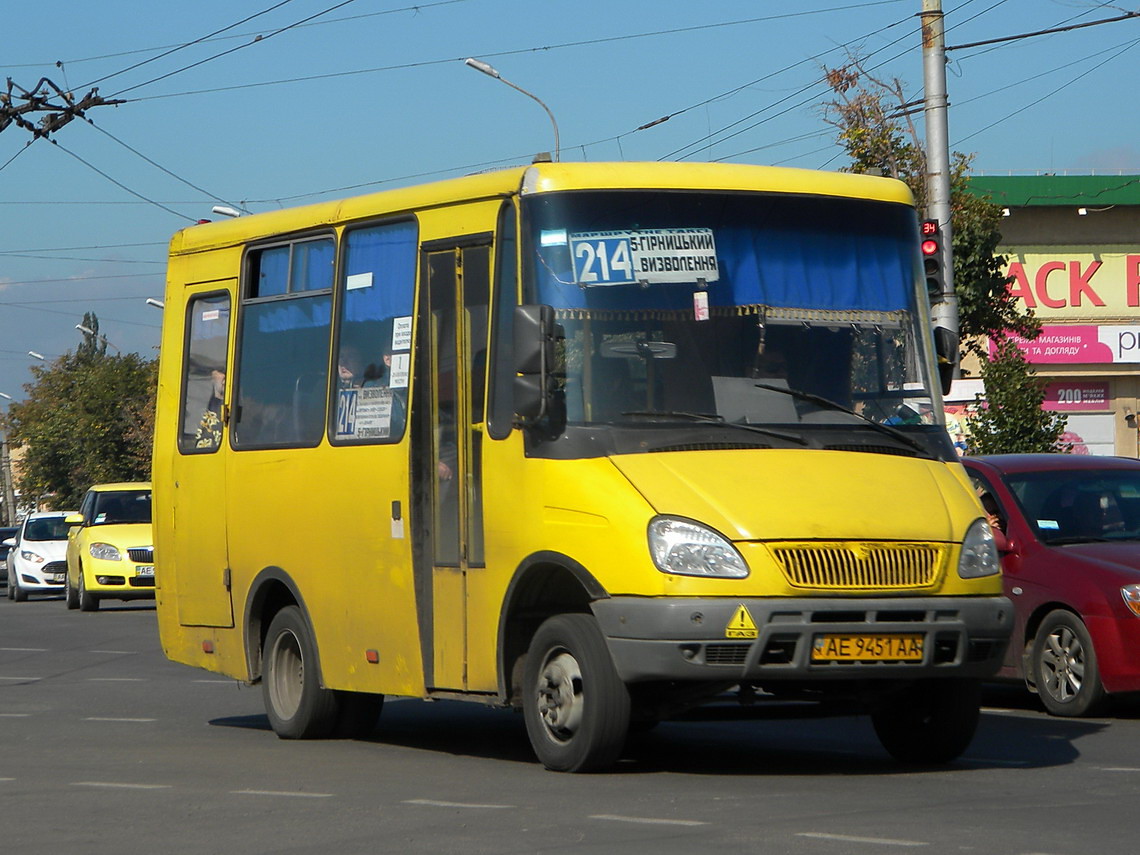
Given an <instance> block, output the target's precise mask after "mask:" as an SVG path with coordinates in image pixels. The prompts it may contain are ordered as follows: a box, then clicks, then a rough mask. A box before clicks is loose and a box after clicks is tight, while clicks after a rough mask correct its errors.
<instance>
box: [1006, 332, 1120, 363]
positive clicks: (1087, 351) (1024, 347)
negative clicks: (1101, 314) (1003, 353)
mask: <svg viewBox="0 0 1140 855" xmlns="http://www.w3.org/2000/svg"><path fill="white" fill-rule="evenodd" d="M1011 340H1012V341H1013V342H1014V343H1015V344H1016V345H1017V346H1018V348H1019V349H1020V350H1021V352H1022V353H1024V354H1025V359H1026V361H1028V362H1030V363H1032V364H1035V365H1040V364H1046V363H1053V364H1070V365H1071V364H1086V365H1088V364H1103V363H1112V362H1138V363H1140V326H1131V325H1129V326H1126V325H1091V324H1090V325H1082V324H1065V325H1064V326H1061V325H1053V326H1044V327H1042V328H1041V335H1039V336H1037V338H1035V339H1033V340H1032V341H1029V340H1028V339H1024V338H1020V337H1019V336H1011ZM996 352H997V349H996V348H995V347H994V345H993V343H992V342H991V343H990V356H991V357H992V356H993V355H994V354H995V353H996Z"/></svg>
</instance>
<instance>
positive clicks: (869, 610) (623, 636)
mask: <svg viewBox="0 0 1140 855" xmlns="http://www.w3.org/2000/svg"><path fill="white" fill-rule="evenodd" d="M742 606H743V607H744V609H745V610H746V612H747V616H748V620H747V621H744V622H743V623H742V622H741V620H740V619H739V615H740V612H739V610H740V608H741V607H742ZM591 607H592V608H593V611H594V616H595V617H596V618H597V620H598V623H599V625H600V627H601V630H602V633H603V635H604V636H605V638H606V642H607V644H608V646H609V650H610V654H611V656H612V657H613V660H614V664H615V666H616V668H617V672H618V674H619V676H620V677H621V678H622V680H624V681H625V682H627V683H640V682H647V681H654V680H672V681H685V680H695V681H705V680H712V681H723V680H727V681H737V680H742V681H756V682H760V683H763V682H765V681H777V680H787V681H805V680H807V681H815V680H851V679H861V680H862V679H900V678H901V679H911V678H922V677H967V678H979V679H981V678H987V677H991V676H993V674H995V673H996V672H997V669H998V668H999V667H1000V665H1001V662H1002V658H1003V657H1004V655H1005V649H1006V647H1007V645H1008V644H1009V636H1010V633H1011V631H1012V630H1013V606H1012V604H1011V603H1010V601H1009V600H1008V599H1007V598H1005V597H884V598H878V597H864V598H851V599H847V598H842V599H841V598H819V599H817V598H807V597H801V598H787V599H780V598H752V599H749V598H745V599H727V598H716V599H713V598H692V599H688V598H677V597H670V598H645V597H613V598H610V599H607V600H596V601H594V602H593V603H592V604H591ZM749 623H750V624H752V625H753V626H754V627H755V636H754V637H749V636H750V634H751V632H752V631H751V630H750V629H748V628H747V624H749ZM742 625H744V626H745V627H746V628H745V629H743V630H741V629H740V628H739V627H740V626H742ZM824 634H831V635H839V634H863V635H875V636H883V635H893V634H907V635H914V634H919V635H921V636H922V638H923V645H922V659H921V661H914V662H900V661H861V662H846V663H844V662H834V661H818V662H813V661H812V646H813V644H814V643H815V641H816V639H817V638H818V637H820V636H822V635H824Z"/></svg>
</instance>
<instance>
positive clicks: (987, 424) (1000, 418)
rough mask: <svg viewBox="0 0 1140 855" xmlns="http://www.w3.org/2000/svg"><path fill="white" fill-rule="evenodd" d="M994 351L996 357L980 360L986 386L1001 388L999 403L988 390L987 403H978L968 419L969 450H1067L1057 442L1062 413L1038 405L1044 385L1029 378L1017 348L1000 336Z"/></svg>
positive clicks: (1004, 451)
mask: <svg viewBox="0 0 1140 855" xmlns="http://www.w3.org/2000/svg"><path fill="white" fill-rule="evenodd" d="M997 351H998V352H997V358H996V359H993V360H987V361H985V362H983V363H982V380H983V381H985V384H986V389H987V390H989V389H991V388H993V389H1000V390H1002V391H1001V400H1000V406H996V405H994V403H993V400H992V394H991V400H990V402H989V406H980V407H979V408H978V411H977V413H976V414H975V415H974V416H972V417H971V418H970V419H969V423H970V431H971V434H972V436H971V439H970V443H971V444H970V450H971V452H972V453H974V454H1002V453H1007V452H1019V453H1029V452H1035V451H1046V452H1048V451H1060V450H1066V451H1067V450H1068V449H1062V448H1061V447H1060V445H1059V437H1060V436H1061V434H1062V433H1063V432H1064V430H1065V416H1064V414H1063V413H1053V412H1050V411H1048V410H1044V409H1042V408H1041V404H1042V402H1043V401H1044V400H1045V387H1044V385H1043V384H1042V383H1041V382H1040V381H1037V380H1034V379H1033V378H1032V370H1031V369H1030V368H1029V366H1028V365H1027V364H1026V361H1025V355H1024V354H1023V353H1022V352H1021V349H1020V348H1019V347H1018V346H1017V345H1016V344H1014V343H1013V342H1012V341H1010V340H1009V339H1008V338H1003V339H1001V340H999V341H998V343H997ZM1027 375H1028V381H1027Z"/></svg>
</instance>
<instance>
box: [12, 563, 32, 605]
mask: <svg viewBox="0 0 1140 855" xmlns="http://www.w3.org/2000/svg"><path fill="white" fill-rule="evenodd" d="M8 599H10V600H15V601H16V602H17V603H26V602H27V601H28V592H27V591H25V590H24V589H23V588H21V587H20V578H19V577H18V576H16V575H15V574H14V573H13V572H12V571H11V570H9V571H8Z"/></svg>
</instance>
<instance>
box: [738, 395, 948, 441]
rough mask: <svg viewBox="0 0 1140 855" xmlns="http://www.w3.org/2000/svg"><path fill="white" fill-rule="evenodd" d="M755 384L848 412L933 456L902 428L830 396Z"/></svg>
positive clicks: (828, 407) (881, 431) (878, 429)
mask: <svg viewBox="0 0 1140 855" xmlns="http://www.w3.org/2000/svg"><path fill="white" fill-rule="evenodd" d="M754 385H755V386H756V388H757V389H767V390H769V391H771V392H783V393H784V394H785V395H790V396H792V397H793V398H796V399H797V400H800V401H807V402H808V403H809V404H816V405H817V406H820V407H823V408H824V409H826V410H835V411H836V412H840V413H847V415H849V416H854V417H855V418H857V419H859V420H860V421H862V422H865V423H866V424H867V425H868V426H870V427H872V428H874V429H875V430H877V431H879V433H884V434H886V435H887V436H889V437H891V438H892V439H897V440H898V441H899V442H901V443H904V444H906V445H909V446H910V447H911V448H913V449H915V450H916V451H918V452H919V453H921V454H923V455H924V456H926V457H932V456H933V455H932V454H931V453H930V450H929V449H928V448H927V447H926V446H924V445H923V444H922V443H921V442H919V441H918V440H916V439H914V438H913V437H910V436H908V435H907V434H905V433H903V432H902V431H901V430H898V429H897V428H893V427H891V426H890V425H885V424H881V423H880V422H877V421H875V420H874V419H871V418H868V417H867V416H865V415H863V414H862V413H857V412H855V411H854V410H852V409H849V408H847V407H845V406H843V405H842V404H837V403H835V401H832V400H830V399H829V398H823V397H821V396H819V395H813V394H812V393H811V392H804V391H803V390H801V389H790V388H787V387H785V386H772V385H769V384H768V383H756V384H754Z"/></svg>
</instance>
